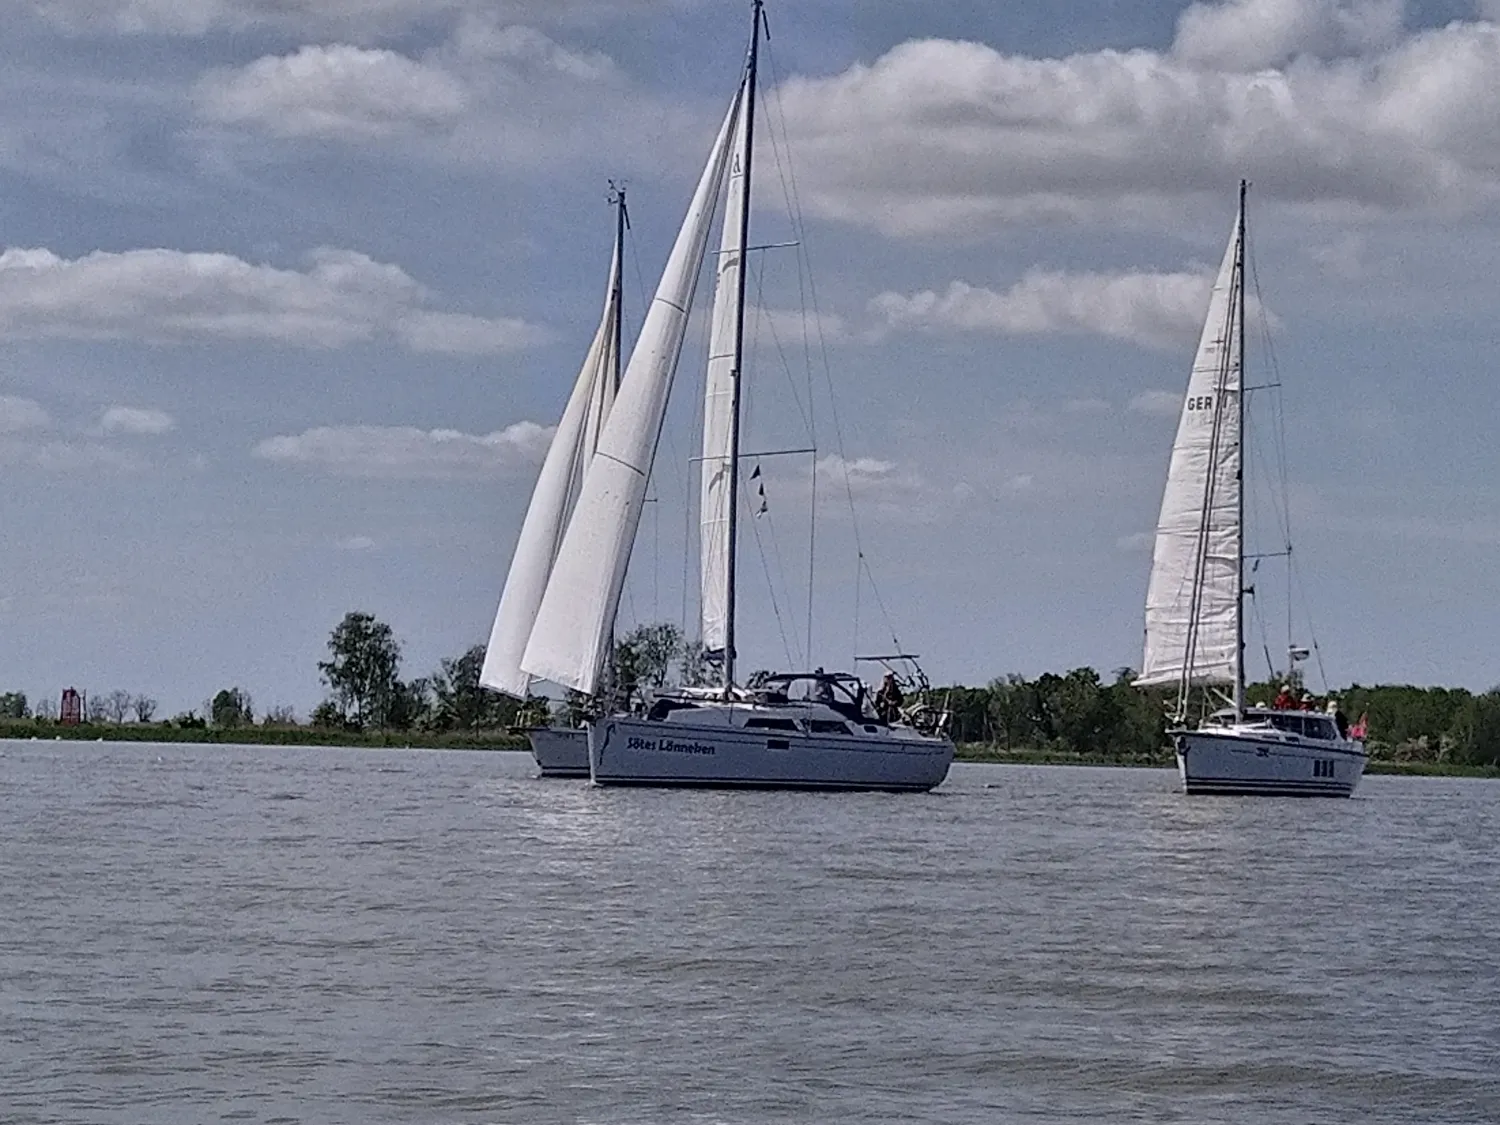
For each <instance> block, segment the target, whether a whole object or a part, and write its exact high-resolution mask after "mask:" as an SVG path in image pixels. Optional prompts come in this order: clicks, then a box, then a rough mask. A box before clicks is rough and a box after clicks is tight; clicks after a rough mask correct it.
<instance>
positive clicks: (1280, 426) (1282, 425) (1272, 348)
mask: <svg viewBox="0 0 1500 1125" xmlns="http://www.w3.org/2000/svg"><path fill="white" fill-rule="evenodd" d="M1251 269H1252V271H1253V273H1254V276H1255V297H1256V303H1257V304H1258V305H1259V317H1258V320H1259V325H1260V330H1261V335H1262V338H1263V340H1264V346H1265V349H1266V354H1267V356H1268V358H1269V361H1270V366H1271V369H1272V374H1273V375H1274V380H1273V381H1274V382H1276V383H1278V384H1281V383H1283V382H1284V380H1283V378H1282V375H1281V367H1280V362H1279V360H1278V359H1277V356H1276V345H1275V339H1274V337H1273V336H1272V335H1271V325H1270V318H1269V317H1267V316H1266V307H1265V301H1264V300H1263V299H1262V298H1261V295H1260V274H1259V270H1258V268H1257V267H1256V263H1255V260H1254V258H1253V257H1252V258H1251ZM1275 407H1276V413H1275V417H1276V436H1277V439H1278V443H1277V451H1278V454H1279V460H1280V465H1279V467H1280V470H1281V482H1280V483H1281V492H1282V501H1283V509H1282V511H1283V525H1282V528H1283V533H1284V536H1285V544H1286V553H1287V599H1286V600H1287V609H1286V614H1287V622H1286V628H1287V648H1288V649H1290V648H1291V645H1292V617H1293V610H1294V603H1296V602H1297V601H1299V600H1300V601H1301V603H1302V610H1303V613H1305V614H1306V615H1307V631H1308V640H1309V647H1310V648H1311V649H1312V650H1313V653H1314V655H1316V657H1317V661H1316V663H1317V666H1318V675H1319V676H1320V677H1321V678H1322V680H1323V685H1324V687H1325V688H1326V687H1327V686H1328V675H1327V671H1326V670H1325V669H1324V667H1323V654H1322V650H1321V649H1320V648H1319V647H1318V641H1317V630H1316V627H1315V625H1314V623H1313V615H1312V603H1311V599H1310V598H1309V597H1308V593H1307V585H1306V581H1305V579H1304V578H1303V576H1302V571H1301V568H1300V567H1298V566H1297V557H1296V555H1295V554H1294V553H1293V550H1292V502H1291V473H1290V469H1289V458H1288V456H1287V448H1288V447H1287V441H1286V403H1285V401H1284V400H1283V398H1282V394H1281V393H1278V394H1277V395H1276V396H1275Z"/></svg>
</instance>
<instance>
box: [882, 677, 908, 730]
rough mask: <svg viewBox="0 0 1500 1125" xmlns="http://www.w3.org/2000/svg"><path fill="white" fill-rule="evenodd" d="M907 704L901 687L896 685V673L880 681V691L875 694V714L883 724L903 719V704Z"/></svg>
mask: <svg viewBox="0 0 1500 1125" xmlns="http://www.w3.org/2000/svg"><path fill="white" fill-rule="evenodd" d="M904 702H906V699H905V697H904V696H903V695H902V694H901V687H900V685H899V684H897V683H896V673H894V672H887V673H886V674H885V679H883V680H881V681H880V690H879V691H878V692H876V693H875V714H877V715H879V716H880V721H881V722H882V723H894V722H895V721H896V720H897V719H899V718H900V717H901V704H903V703H904Z"/></svg>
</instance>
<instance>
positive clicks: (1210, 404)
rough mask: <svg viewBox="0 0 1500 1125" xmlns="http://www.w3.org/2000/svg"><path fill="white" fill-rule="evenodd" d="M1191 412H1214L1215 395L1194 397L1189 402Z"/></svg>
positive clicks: (1188, 406)
mask: <svg viewBox="0 0 1500 1125" xmlns="http://www.w3.org/2000/svg"><path fill="white" fill-rule="evenodd" d="M1187 408H1188V409H1189V410H1212V409H1213V408H1214V396H1213V395H1192V396H1190V397H1189V398H1188V400H1187Z"/></svg>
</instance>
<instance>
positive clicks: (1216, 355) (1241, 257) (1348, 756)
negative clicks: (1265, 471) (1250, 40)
mask: <svg viewBox="0 0 1500 1125" xmlns="http://www.w3.org/2000/svg"><path fill="white" fill-rule="evenodd" d="M1246 188H1247V185H1246V184H1245V183H1244V182H1243V181H1242V182H1241V184H1240V201H1239V213H1238V215H1237V216H1236V218H1235V223H1234V230H1233V232H1232V233H1231V234H1230V238H1229V246H1228V248H1227V249H1226V250H1225V253H1224V260H1223V262H1222V264H1221V265H1220V267H1219V273H1218V277H1217V279H1216V280H1215V282H1214V287H1213V294H1212V296H1211V297H1210V300H1209V306H1208V317H1207V320H1206V321H1205V323H1204V326H1203V335H1202V338H1201V340H1200V342H1199V345H1198V352H1197V356H1196V358H1195V359H1194V361H1193V370H1192V374H1191V376H1190V377H1189V379H1188V389H1187V395H1186V397H1185V399H1184V402H1183V410H1182V415H1181V420H1180V421H1179V422H1178V426H1177V439H1176V442H1175V443H1174V444H1173V446H1172V460H1171V465H1170V468H1169V469H1168V473H1167V485H1166V489H1165V491H1164V493H1163V495H1162V504H1161V517H1160V519H1159V520H1158V522H1157V529H1156V545H1155V550H1154V553H1153V556H1152V565H1151V581H1150V585H1149V588H1148V590H1147V594H1146V646H1145V656H1144V659H1143V661H1142V668H1141V674H1140V676H1139V677H1137V679H1136V681H1135V682H1136V684H1137V685H1138V686H1142V687H1149V686H1152V685H1167V684H1172V685H1176V687H1177V707H1176V711H1175V714H1174V716H1173V719H1174V722H1173V728H1172V729H1171V730H1170V731H1169V734H1170V736H1171V738H1172V740H1173V744H1174V746H1175V748H1176V751H1177V767H1178V771H1179V773H1180V774H1181V777H1182V785H1183V789H1184V791H1185V792H1187V793H1205V794H1242V795H1251V794H1254V795H1267V796H1312V797H1348V796H1350V795H1352V794H1353V792H1354V789H1355V787H1356V786H1357V785H1358V784H1359V779H1360V777H1361V776H1362V775H1363V773H1364V769H1365V763H1366V761H1367V755H1366V753H1365V748H1364V745H1363V744H1362V743H1361V742H1360V741H1358V740H1357V739H1353V738H1350V737H1348V732H1347V730H1345V729H1342V727H1341V724H1340V723H1338V722H1337V721H1336V719H1335V716H1333V715H1327V714H1323V713H1320V712H1309V711H1295V710H1279V709H1274V708H1266V707H1247V706H1246V704H1245V627H1244V601H1245V595H1246V593H1247V592H1248V591H1247V589H1246V586H1245V537H1244V526H1245V503H1244V491H1243V484H1244V474H1243V459H1242V447H1243V443H1244V434H1245V403H1244V392H1245V384H1244V372H1245V235H1246V215H1245V195H1246ZM1292 652H1293V655H1294V658H1295V653H1296V650H1295V649H1294V650H1292ZM1226 686H1227V687H1228V688H1229V692H1228V694H1225V693H1224V692H1223V689H1224V688H1225V687H1226ZM1195 689H1206V690H1207V691H1209V692H1218V693H1219V694H1220V696H1221V698H1222V701H1223V702H1224V703H1226V704H1227V705H1228V706H1226V707H1220V708H1217V709H1215V710H1214V711H1212V712H1211V713H1209V714H1207V715H1205V716H1204V717H1203V720H1202V721H1201V722H1200V723H1198V724H1197V725H1196V726H1193V725H1191V724H1190V722H1189V718H1190V710H1191V702H1192V693H1193V692H1194V690H1195Z"/></svg>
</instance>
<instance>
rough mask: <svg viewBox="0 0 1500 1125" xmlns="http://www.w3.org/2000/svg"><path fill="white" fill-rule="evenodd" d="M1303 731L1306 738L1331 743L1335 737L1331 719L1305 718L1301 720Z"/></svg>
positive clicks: (1335, 733)
mask: <svg viewBox="0 0 1500 1125" xmlns="http://www.w3.org/2000/svg"><path fill="white" fill-rule="evenodd" d="M1302 722H1303V731H1304V732H1305V733H1306V735H1307V737H1308V738H1321V739H1324V740H1325V741H1328V742H1332V741H1333V740H1334V738H1335V737H1336V735H1337V732H1336V731H1335V730H1334V726H1333V720H1332V719H1315V718H1310V717H1305V718H1304V719H1303V720H1302Z"/></svg>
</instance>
